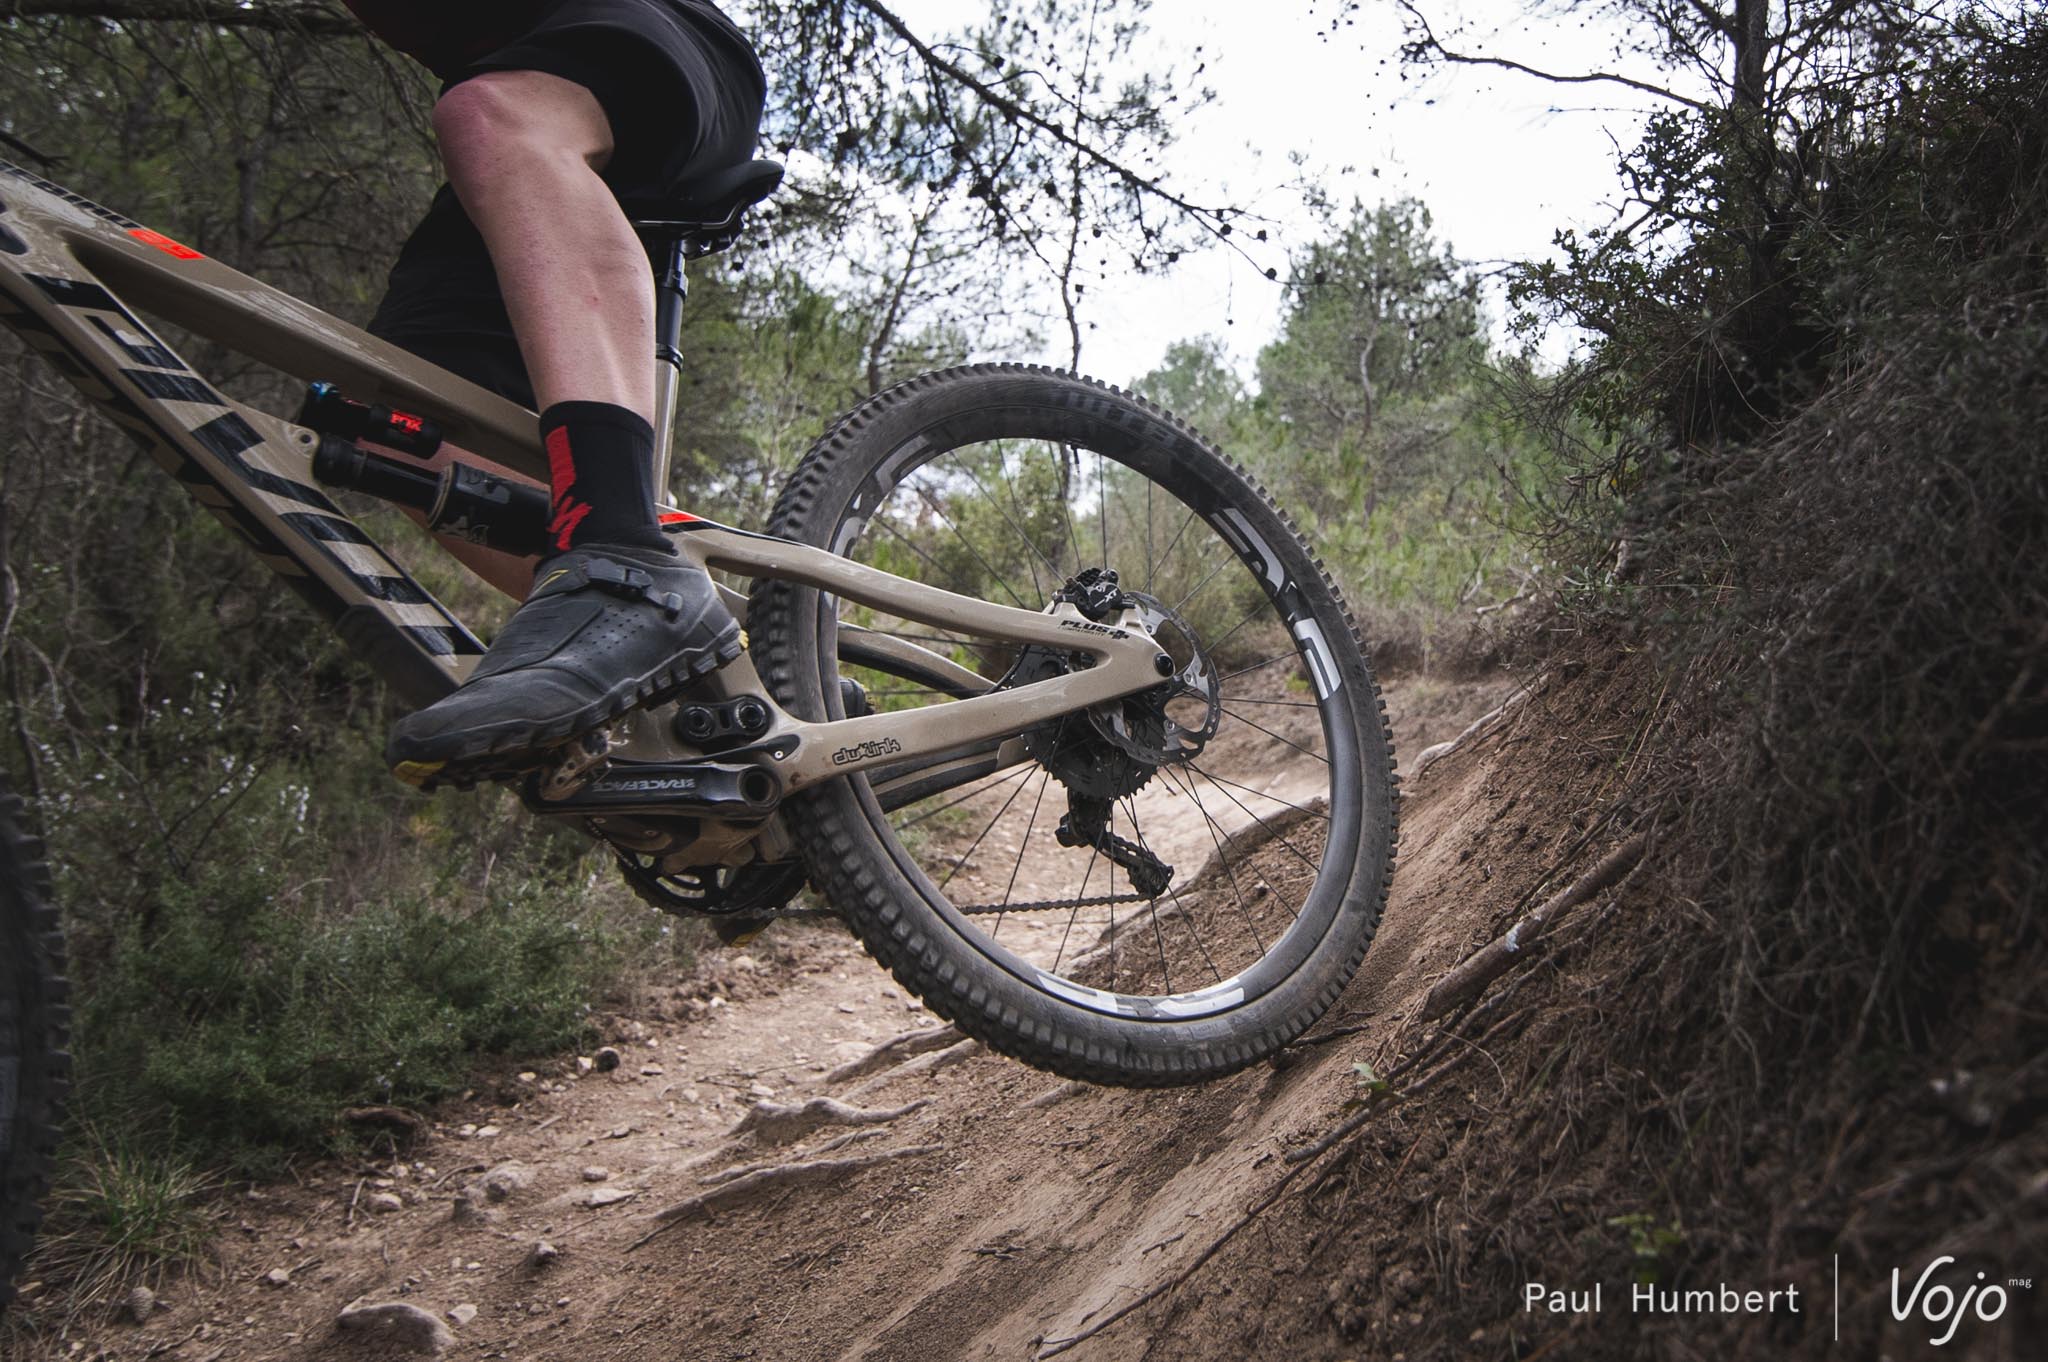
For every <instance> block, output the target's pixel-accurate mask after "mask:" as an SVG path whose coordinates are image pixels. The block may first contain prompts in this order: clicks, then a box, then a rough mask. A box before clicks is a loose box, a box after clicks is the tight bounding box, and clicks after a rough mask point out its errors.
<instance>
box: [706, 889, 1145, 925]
mask: <svg viewBox="0 0 2048 1362" xmlns="http://www.w3.org/2000/svg"><path fill="white" fill-rule="evenodd" d="M1150 902H1152V900H1151V899H1148V898H1146V897H1145V896H1144V895H1143V894H1097V895H1096V896H1094V897H1093V898H1085V899H1035V900H1032V901H1030V902H1026V903H956V904H954V905H953V911H954V912H956V913H962V914H966V915H967V916H970V917H972V916H983V917H985V916H987V915H989V914H991V913H1035V912H1045V911H1048V910H1050V909H1053V908H1075V909H1080V908H1104V907H1108V906H1110V905H1112V904H1118V903H1150ZM670 911H673V910H670ZM691 916H702V917H713V916H716V915H715V914H709V913H706V914H691ZM734 916H736V917H740V916H747V917H751V916H753V915H752V914H734ZM760 916H762V917H772V918H775V919H776V920H778V921H784V922H787V921H791V920H801V919H805V918H815V919H820V920H822V919H825V918H831V919H833V920H835V921H837V920H838V919H839V914H838V913H836V912H834V911H833V910H832V909H830V908H777V909H775V910H773V911H772V912H768V913H762V914H760Z"/></svg>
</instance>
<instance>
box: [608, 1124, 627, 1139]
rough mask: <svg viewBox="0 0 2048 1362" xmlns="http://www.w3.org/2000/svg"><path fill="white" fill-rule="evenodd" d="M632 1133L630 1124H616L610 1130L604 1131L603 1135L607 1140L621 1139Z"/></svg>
mask: <svg viewBox="0 0 2048 1362" xmlns="http://www.w3.org/2000/svg"><path fill="white" fill-rule="evenodd" d="M632 1133H633V1127H631V1126H617V1127H614V1128H613V1129H611V1130H608V1131H606V1132H605V1136H604V1137H605V1138H606V1139H607V1140H623V1139H625V1138H626V1137H627V1136H628V1135H631V1134H632Z"/></svg>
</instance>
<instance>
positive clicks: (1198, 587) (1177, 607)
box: [1173, 558, 1234, 615]
mask: <svg viewBox="0 0 2048 1362" xmlns="http://www.w3.org/2000/svg"><path fill="white" fill-rule="evenodd" d="M1233 561H1234V560H1232V559H1230V558H1225V559H1223V560H1222V561H1221V562H1219V563H1217V564H1216V566H1215V567H1212V568H1210V569H1209V575H1208V576H1206V577H1204V578H1203V579H1202V580H1201V581H1199V582H1197V583H1195V589H1194V590H1193V591H1190V592H1189V593H1188V594H1187V595H1185V596H1183V597H1181V598H1180V599H1179V600H1178V601H1176V602H1174V606H1173V613H1174V614H1176V615H1178V614H1179V613H1180V612H1181V611H1182V610H1185V609H1186V608H1187V604H1188V602H1189V601H1191V600H1193V599H1194V598H1195V597H1197V596H1199V595H1201V594H1202V592H1203V591H1205V590H1206V589H1207V588H1208V586H1209V583H1211V582H1213V581H1215V580H1216V574H1217V573H1219V572H1221V571H1223V569H1225V568H1227V567H1229V566H1230V564H1231V563H1232V562H1233Z"/></svg>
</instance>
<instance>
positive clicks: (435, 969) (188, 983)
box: [79, 856, 620, 1168]
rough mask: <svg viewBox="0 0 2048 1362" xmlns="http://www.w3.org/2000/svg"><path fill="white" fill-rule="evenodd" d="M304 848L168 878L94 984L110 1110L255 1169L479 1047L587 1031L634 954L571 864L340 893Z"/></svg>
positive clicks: (335, 1138) (440, 1075)
mask: <svg viewBox="0 0 2048 1362" xmlns="http://www.w3.org/2000/svg"><path fill="white" fill-rule="evenodd" d="M290 864H291V862H290V860H289V858H286V857H273V858H270V859H267V860H266V859H265V858H262V857H260V856H246V857H242V858H236V859H232V860H231V859H226V858H222V859H216V860H211V861H209V862H208V863H207V864H206V865H205V866H204V867H202V868H201V869H200V870H199V871H198V872H197V873H196V874H195V876H194V877H193V878H192V879H191V880H190V881H189V882H183V881H178V880H175V879H168V880H166V881H165V882H164V883H163V884H162V885H161V887H160V890H159V894H158V897H157V900H156V903H155V907H154V911H153V913H152V914H151V920H150V922H149V924H148V925H147V926H146V927H145V926H144V924H143V923H142V921H141V920H139V919H138V920H137V921H136V922H134V923H132V924H131V925H130V926H129V927H128V928H127V930H126V932H125V934H124V935H123V937H122V938H121V939H120V941H119V942H118V944H117V945H116V947H115V949H114V950H113V951H112V953H111V956H110V958H109V959H108V961H107V962H106V963H105V964H104V966H103V967H102V968H101V970H100V971H99V972H98V975H97V977H96V978H95V979H94V981H93V986H92V988H91V989H90V990H89V991H88V992H87V994H86V996H85V997H84V999H83V1006H82V1008H81V1013H80V1027H79V1032H80V1035H79V1041H80V1046H79V1048H80V1070H81V1074H80V1077H81V1092H82V1094H83V1097H84V1100H85V1102H86V1103H87V1104H88V1107H89V1109H90V1110H92V1111H94V1112H100V1113H109V1114H112V1113H120V1114H121V1115H123V1116H125V1117H127V1118H128V1119H129V1120H135V1119H138V1118H139V1119H146V1120H150V1121H153V1122H154V1121H156V1120H158V1118H161V1120H162V1124H164V1125H165V1126H166V1128H167V1129H168V1131H169V1133H170V1136H171V1138H172V1140H173V1141H174V1142H175V1144H176V1145H177V1146H179V1147H182V1148H185V1149H188V1150H191V1151H193V1152H194V1153H195V1155H197V1156H199V1157H203V1158H205V1159H207V1160H220V1161H226V1162H229V1163H232V1164H234V1165H236V1166H238V1167H243V1168H254V1167H262V1166H268V1165H272V1164H275V1163H277V1162H278V1161H279V1160H281V1159H282V1158H283V1157H284V1156H285V1155H287V1154H289V1153H292V1152H295V1151H302V1150H326V1149H332V1148H334V1147H336V1146H337V1144H339V1143H340V1142H342V1141H343V1140H344V1139H345V1134H344V1132H343V1131H342V1130H341V1128H340V1127H339V1126H338V1124H337V1116H338V1114H339V1113H340V1111H341V1110H342V1109H343V1108H345V1107H348V1106H351V1105H357V1104H363V1103H377V1102H390V1103H397V1104H400V1105H410V1104H419V1103H424V1102H428V1101H431V1100H433V1099H434V1098H436V1097H439V1096H441V1095H443V1094H445V1093H447V1092H449V1091H451V1090H454V1089H457V1088H459V1087H461V1086H462V1084H463V1082H464V1079H465V1075H466V1074H467V1073H468V1072H469V1070H470V1068H471V1066H472V1065H473V1064H474V1062H475V1060H476V1058H477V1057H478V1056H479V1055H484V1054H494V1053H496V1054H503V1053H511V1054H536V1053H541V1052H545V1051H547V1050H551V1049H557V1048H560V1047H563V1046H566V1045H568V1044H570V1043H572V1042H573V1041H574V1040H575V1039H576V1038H577V1037H578V1036H579V1034H580V1033H581V1031H582V1028H583V1025H584V1018H585V1016H586V1015H587V1013H588V1010H589V1008H588V1000H589V999H590V998H591V997H592V996H593V995H594V994H595V993H596V992H597V991H598V990H599V989H600V988H601V987H602V986H603V985H604V983H605V982H606V981H607V979H608V978H609V977H611V975H612V974H613V973H614V972H615V970H616V969H617V967H618V965H619V963H620V951H619V949H618V946H619V933H618V932H617V930H616V929H614V928H611V927H608V926H606V925H604V924H602V923H601V922H600V921H599V920H598V919H597V917H596V915H595V913H594V912H593V911H592V910H591V909H590V908H588V907H578V906H576V900H577V898H578V897H579V895H578V894H577V892H576V891H575V889H573V888H571V887H570V886H568V885H564V884H563V883H562V882H561V880H560V878H559V877H544V876H530V877H528V878H524V879H520V878H517V877H513V878H510V879H508V880H505V881H501V882H503V883H506V884H507V885H508V887H507V888H504V889H502V890H497V891H494V892H492V893H490V894H488V895H487V896H485V897H484V898H483V900H482V902H480V903H477V904H475V906H473V907H469V908H466V909H465V908H459V907H457V906H455V905H453V904H450V903H448V902H447V901H445V900H436V899H435V898H432V897H430V896H428V895H426V894H409V895H407V896H404V897H397V898H392V899H388V900H384V901H378V902H369V903H361V904H352V905H330V904H326V903H323V902H322V901H321V900H320V899H319V898H318V897H317V896H314V895H311V894H307V893H297V894H294V893H292V892H290V890H289V886H288V878H289V876H288V873H287V872H288V869H289V866H290ZM551 878H552V879H553V881H554V882H553V884H552V885H551V884H550V882H549V880H550V879H551Z"/></svg>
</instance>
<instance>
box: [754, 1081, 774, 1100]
mask: <svg viewBox="0 0 2048 1362" xmlns="http://www.w3.org/2000/svg"><path fill="white" fill-rule="evenodd" d="M747 1091H748V1092H749V1093H751V1094H752V1095H754V1096H755V1097H761V1098H768V1097H773V1096H774V1095H775V1089H773V1088H771V1087H769V1086H768V1085H767V1084H766V1083H755V1084H753V1085H751V1086H750V1087H748V1089H747Z"/></svg>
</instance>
